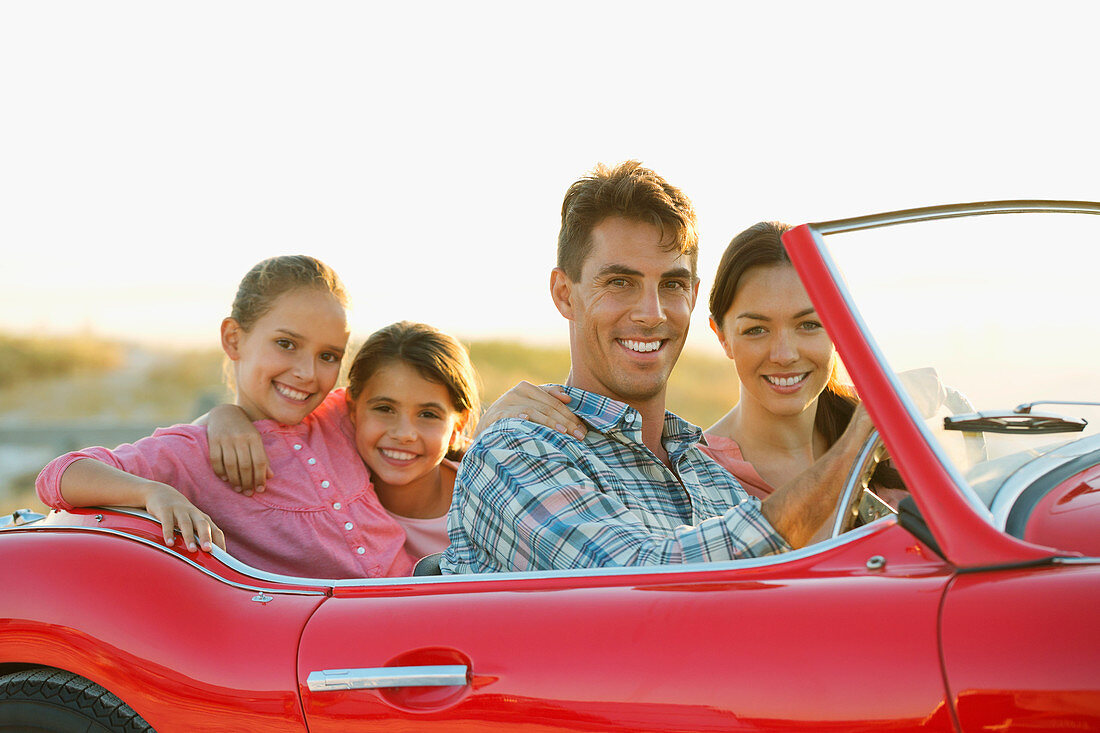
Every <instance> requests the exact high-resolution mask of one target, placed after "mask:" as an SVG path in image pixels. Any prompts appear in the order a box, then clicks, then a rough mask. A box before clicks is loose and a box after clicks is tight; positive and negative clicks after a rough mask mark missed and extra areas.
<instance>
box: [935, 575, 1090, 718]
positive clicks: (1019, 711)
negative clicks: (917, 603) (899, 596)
mask: <svg viewBox="0 0 1100 733" xmlns="http://www.w3.org/2000/svg"><path fill="white" fill-rule="evenodd" d="M1097 609H1100V565H1096V564H1090V565H1080V566H1077V565H1067V566H1062V567H1056V568H1032V569H1021V570H1012V571H1003V572H997V573H978V574H974V575H960V576H958V578H957V579H956V580H954V581H953V582H952V584H951V588H950V589H949V590H948V592H947V596H946V598H945V600H944V607H943V621H942V627H943V631H942V637H943V657H944V669H945V670H946V673H947V680H948V685H949V687H950V688H951V694H952V696H953V698H954V699H955V701H956V703H955V704H956V706H957V709H958V718H959V725H960V728H961V730H962V731H963V733H971V732H972V731H991V730H1014V731H1016V730H1024V731H1050V730H1097V726H1098V725H1100V664H1097V656H1098V650H1100V625H1098V624H1097ZM1039 630H1042V631H1043V632H1044V633H1043V635H1042V643H1041V644H1038V643H1036V636H1035V634H1036V632H1037V631H1039Z"/></svg>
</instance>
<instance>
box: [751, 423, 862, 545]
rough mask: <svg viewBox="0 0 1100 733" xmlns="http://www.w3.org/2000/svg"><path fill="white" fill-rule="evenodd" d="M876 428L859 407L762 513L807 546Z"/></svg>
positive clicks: (789, 538)
mask: <svg viewBox="0 0 1100 733" xmlns="http://www.w3.org/2000/svg"><path fill="white" fill-rule="evenodd" d="M873 428H874V425H873V424H872V423H871V418H870V417H868V415H867V413H866V411H865V410H864V409H863V408H862V406H861V407H858V408H857V409H856V411H855V414H853V415H852V420H851V422H850V423H849V424H848V428H847V429H846V430H845V431H844V433H843V434H842V435H841V436H840V438H839V439H838V440H837V442H836V443H834V444H833V447H832V448H830V449H829V450H828V452H826V453H825V455H823V456H822V457H821V458H819V459H818V460H817V461H815V462H814V465H812V466H810V468H808V469H806V470H805V471H803V472H802V473H800V474H799V475H798V476H796V477H795V478H794V479H792V480H791V481H790V482H789V483H787V484H785V485H783V486H782V487H780V488H779V489H776V491H775V493H773V494H772V495H771V496H769V497H768V498H767V499H765V500H764V501H763V502H761V505H760V511H761V513H762V514H763V515H764V517H765V518H766V519H767V520H768V522H770V523H771V525H772V527H774V528H775V531H776V532H778V533H779V534H780V535H782V536H783V538H784V539H786V540H787V542H788V543H790V545H791V547H794V548H798V547H803V546H805V545H806V544H807V543H808V542H809V541H810V539H811V538H812V537H813V536H814V533H815V532H817V530H818V529H819V528H820V527H821V525H822V524H823V523H824V522H825V520H827V519H828V518H829V517H830V516H832V514H833V510H834V509H835V508H836V503H837V500H838V498H839V495H840V490H841V488H842V487H843V486H844V480H845V479H846V478H847V477H848V474H849V472H850V471H851V468H852V464H853V462H854V461H855V458H856V456H857V455H858V454H859V449H860V447H862V445H863V443H864V441H865V440H866V439H867V436H869V435H870V434H871V430H872V429H873Z"/></svg>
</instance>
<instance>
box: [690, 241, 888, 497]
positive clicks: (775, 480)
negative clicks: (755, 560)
mask: <svg viewBox="0 0 1100 733" xmlns="http://www.w3.org/2000/svg"><path fill="white" fill-rule="evenodd" d="M788 229H790V227H789V226H788V225H786V224H781V223H779V222H760V223H758V224H754V225H753V226H751V227H749V228H748V229H746V230H745V231H743V232H741V233H740V234H738V235H737V236H736V237H734V238H733V240H732V241H731V242H730V244H729V246H728V247H727V248H726V251H725V253H724V254H723V255H722V260H721V262H720V263H719V265H718V272H717V274H716V276H715V281H714V286H713V287H712V288H711V292H710V327H711V330H713V331H714V333H715V334H716V335H717V336H718V340H719V342H720V343H721V344H722V348H723V350H725V352H726V356H728V357H729V358H730V359H732V360H733V362H734V365H735V367H736V369H737V377H738V381H739V386H740V399H739V400H738V402H737V404H736V405H734V406H733V408H732V409H730V411H729V412H727V413H726V414H725V415H724V416H723V417H722V418H721V419H720V420H718V422H716V423H714V425H711V426H710V427H709V428H707V430H706V431H705V432H704V436H705V437H706V441H707V445H706V446H702V448H703V451H704V452H706V453H707V454H708V455H710V456H711V457H712V458H713V459H714V460H715V461H717V462H718V463H719V464H721V465H722V466H723V467H725V468H726V470H728V471H729V472H730V473H732V474H733V475H734V476H736V477H737V479H738V480H739V481H740V482H741V485H742V486H743V487H744V488H745V490H746V491H748V492H749V493H750V494H752V495H754V496H757V497H759V498H761V499H763V498H766V497H767V496H769V495H770V494H771V493H772V492H773V491H774V487H777V486H782V485H783V484H785V483H787V482H788V481H789V480H791V479H792V478H794V477H795V476H797V475H798V474H799V473H801V472H802V471H804V470H806V469H807V468H809V467H810V466H811V465H812V464H813V463H814V461H815V460H816V459H818V458H820V457H821V455H822V454H824V453H825V451H827V450H828V449H829V447H830V446H832V445H833V443H835V442H836V440H837V438H839V437H840V435H841V434H842V433H843V432H844V429H845V428H846V427H847V425H848V422H849V421H850V420H851V418H852V413H853V411H854V410H855V406H856V404H857V400H856V397H855V392H854V390H853V389H852V388H851V387H850V386H848V385H845V384H843V383H841V382H840V380H839V378H838V376H837V367H838V360H837V355H836V349H835V348H834V347H833V343H832V341H831V340H830V339H829V336H828V334H826V333H825V329H824V328H823V327H822V325H821V322H820V320H819V319H818V317H817V313H816V311H815V310H814V306H813V303H811V302H810V297H809V295H808V294H807V293H806V289H805V288H804V287H802V282H801V281H800V280H799V278H798V273H797V272H795V269H794V266H793V265H792V264H791V260H790V258H789V257H788V256H787V251H786V250H785V249H784V247H783V242H782V239H781V237H782V235H783V233H784V232H785V231H787V230H788ZM875 481H876V483H877V484H878V485H879V486H881V487H883V488H884V489H885V488H886V487H898V488H900V487H901V486H902V484H901V480H900V477H899V476H898V475H897V473H896V472H894V471H893V470H892V469H890V468H888V467H885V466H883V467H882V470H880V471H878V472H877V473H876V475H875ZM884 498H885V497H884ZM894 498H897V497H893V496H892V497H890V499H894Z"/></svg>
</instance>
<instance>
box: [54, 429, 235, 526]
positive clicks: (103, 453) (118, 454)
mask: <svg viewBox="0 0 1100 733" xmlns="http://www.w3.org/2000/svg"><path fill="white" fill-rule="evenodd" d="M206 446H207V443H206V428H205V427H197V426H191V425H177V426H175V427H171V428H161V429H159V430H157V431H156V432H155V433H153V435H151V436H150V437H147V438H142V439H141V440H139V441H137V442H135V443H132V444H131V443H124V444H123V445H120V446H118V447H117V448H115V449H114V450H109V449H107V448H102V447H94V448H85V449H84V450H79V451H73V452H72V453H66V454H65V455H63V456H61V457H59V458H55V459H54V460H52V461H50V462H49V463H48V464H46V467H45V468H43V469H42V472H41V473H39V474H38V478H37V479H36V480H35V482H34V486H35V490H36V491H37V493H38V498H39V499H41V500H42V503H43V504H45V505H46V506H49V507H52V508H54V509H61V510H63V511H69V510H71V509H72V508H73V505H72V504H70V503H69V502H67V501H65V498H64V497H63V496H62V495H61V477H62V475H64V473H65V471H66V469H68V467H69V466H71V465H72V464H73V463H75V462H76V461H79V460H81V459H83V458H90V459H92V460H96V461H99V462H100V463H105V464H107V465H108V466H112V467H114V468H117V469H119V470H120V471H125V472H126V473H129V474H131V475H134V476H140V477H142V478H146V479H150V480H152V481H160V482H161V483H165V484H168V485H169V486H172V487H173V488H175V489H176V490H178V491H179V492H180V493H181V494H183V495H184V496H186V497H187V498H188V499H189V500H190V501H192V502H193V501H195V494H196V483H197V482H196V481H195V480H194V474H195V473H196V471H197V470H200V471H201V470H202V469H204V468H207V464H206V463H205V461H206V456H207V454H208V449H207V447H206ZM209 473H210V475H211V476H213V475H214V473H213V470H212V469H211V470H209Z"/></svg>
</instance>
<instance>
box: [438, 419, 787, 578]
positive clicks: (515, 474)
mask: <svg viewBox="0 0 1100 733" xmlns="http://www.w3.org/2000/svg"><path fill="white" fill-rule="evenodd" d="M494 427H495V426H494ZM578 445H579V444H578ZM579 465H581V464H579V463H578V461H577V460H576V459H575V457H573V456H571V455H569V453H568V446H566V445H565V444H562V445H556V444H554V443H552V442H551V441H550V440H549V439H547V438H544V437H541V436H538V435H532V434H530V433H526V432H524V431H523V430H521V429H516V428H511V427H510V428H503V427H501V428H499V429H494V430H492V431H490V432H488V433H486V434H485V435H484V436H482V440H481V441H479V442H478V443H477V444H475V446H474V447H473V449H472V450H471V452H470V453H469V454H467V456H466V458H465V459H464V460H463V464H462V472H461V474H460V476H459V481H458V482H457V483H456V485H455V499H454V502H453V503H452V506H451V515H450V518H449V521H450V524H451V526H452V530H451V542H452V547H451V549H450V550H449V551H448V555H449V556H450V557H449V558H447V559H446V560H445V562H444V566H445V567H446V566H447V565H448V564H449V565H451V567H452V568H454V569H455V570H457V571H459V572H461V571H470V572H483V571H486V570H549V569H565V568H580V567H624V566H645V565H668V564H679V563H691V562H704V561H711V560H733V559H739V558H745V557H756V556H760V555H767V554H772V553H775V552H780V551H784V550H786V549H789V547H788V546H787V544H786V543H785V542H784V541H783V540H782V538H780V537H779V536H778V535H777V534H776V533H775V531H774V529H772V527H771V525H770V524H768V522H767V520H766V519H764V517H763V515H762V514H761V513H760V503H759V501H758V500H755V499H751V498H750V499H748V500H746V501H743V502H741V503H740V504H738V505H736V506H734V507H732V508H731V509H729V510H728V511H727V512H725V514H723V515H721V516H717V517H711V518H708V519H705V520H703V521H701V522H699V523H698V524H696V525H694V526H688V525H682V526H680V527H677V528H675V529H674V530H672V531H671V532H662V531H660V530H656V531H655V530H653V529H651V528H649V527H648V526H647V525H646V524H645V523H644V521H643V519H642V517H641V516H640V515H639V514H638V513H636V512H634V511H631V509H630V508H628V507H627V506H625V505H624V504H623V502H622V501H620V500H619V499H618V498H616V497H615V496H612V495H610V494H608V493H605V492H604V491H602V490H601V489H600V488H599V486H598V484H597V482H596V481H595V480H594V479H593V478H592V477H590V476H588V475H586V473H585V472H584V471H583V470H581V469H580V468H579V467H578V466H579ZM464 556H465V557H464Z"/></svg>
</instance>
